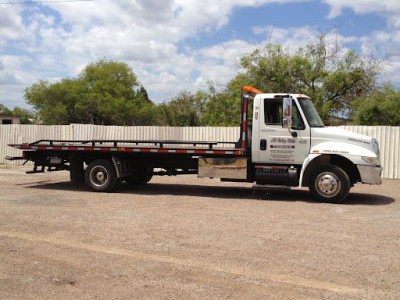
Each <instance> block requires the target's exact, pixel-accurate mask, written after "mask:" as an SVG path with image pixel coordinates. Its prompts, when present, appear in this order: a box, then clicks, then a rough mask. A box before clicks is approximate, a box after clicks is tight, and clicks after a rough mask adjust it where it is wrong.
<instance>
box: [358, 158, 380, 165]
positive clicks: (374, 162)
mask: <svg viewBox="0 0 400 300" xmlns="http://www.w3.org/2000/svg"><path fill="white" fill-rule="evenodd" d="M361 158H362V159H363V161H365V162H367V163H369V164H371V165H375V166H377V167H379V166H380V165H381V161H380V159H379V157H367V156H361Z"/></svg>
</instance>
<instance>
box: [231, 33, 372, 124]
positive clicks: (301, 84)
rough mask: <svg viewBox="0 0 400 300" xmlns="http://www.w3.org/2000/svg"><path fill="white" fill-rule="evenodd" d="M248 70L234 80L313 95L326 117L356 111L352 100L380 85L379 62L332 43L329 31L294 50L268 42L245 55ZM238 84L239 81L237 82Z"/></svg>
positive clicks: (245, 68)
mask: <svg viewBox="0 0 400 300" xmlns="http://www.w3.org/2000/svg"><path fill="white" fill-rule="evenodd" d="M241 65H242V67H243V68H244V72H243V73H241V74H239V75H238V77H236V78H235V79H233V82H245V83H246V85H253V86H254V87H256V88H258V89H260V90H262V91H263V92H266V93H268V92H271V93H281V92H285V93H300V94H306V95H308V96H310V97H311V98H312V100H313V102H314V104H315V106H316V108H317V110H318V111H319V113H320V115H321V117H322V119H323V120H325V121H326V120H328V119H329V115H330V114H331V113H333V112H337V111H341V112H342V113H347V114H349V115H351V114H352V105H351V104H352V102H353V101H354V100H355V99H356V98H358V97H362V96H364V95H368V93H370V92H371V91H373V90H374V89H375V88H376V77H377V74H378V71H379V62H378V61H376V60H374V59H363V58H362V57H361V56H360V55H359V54H357V53H355V51H353V50H347V51H345V50H344V49H343V48H342V47H341V46H340V45H331V44H328V42H327V40H326V36H325V35H321V36H320V37H319V39H318V42H317V43H309V44H307V45H306V46H305V47H300V48H299V49H298V50H297V51H296V52H294V53H291V52H290V51H289V49H287V48H286V49H284V48H283V47H282V45H279V44H267V45H266V46H265V47H264V48H262V49H256V50H254V51H253V52H252V53H250V54H248V55H244V56H243V57H242V59H241ZM234 86H235V88H236V85H234Z"/></svg>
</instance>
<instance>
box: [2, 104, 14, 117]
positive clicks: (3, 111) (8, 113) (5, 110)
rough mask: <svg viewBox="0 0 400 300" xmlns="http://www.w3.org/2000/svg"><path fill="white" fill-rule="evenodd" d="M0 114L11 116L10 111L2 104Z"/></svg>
mask: <svg viewBox="0 0 400 300" xmlns="http://www.w3.org/2000/svg"><path fill="white" fill-rule="evenodd" d="M0 114H5V115H10V114H11V110H9V109H8V108H7V107H5V106H4V105H3V104H0Z"/></svg>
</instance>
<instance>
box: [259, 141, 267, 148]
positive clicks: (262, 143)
mask: <svg viewBox="0 0 400 300" xmlns="http://www.w3.org/2000/svg"><path fill="white" fill-rule="evenodd" d="M260 150H267V140H265V139H262V140H260Z"/></svg>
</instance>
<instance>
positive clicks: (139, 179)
mask: <svg viewBox="0 0 400 300" xmlns="http://www.w3.org/2000/svg"><path fill="white" fill-rule="evenodd" d="M151 178H153V170H152V169H151V168H139V169H137V170H136V171H135V174H134V175H131V176H128V177H126V178H125V182H126V183H127V184H130V185H145V184H146V183H148V182H149V181H150V180H151Z"/></svg>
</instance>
